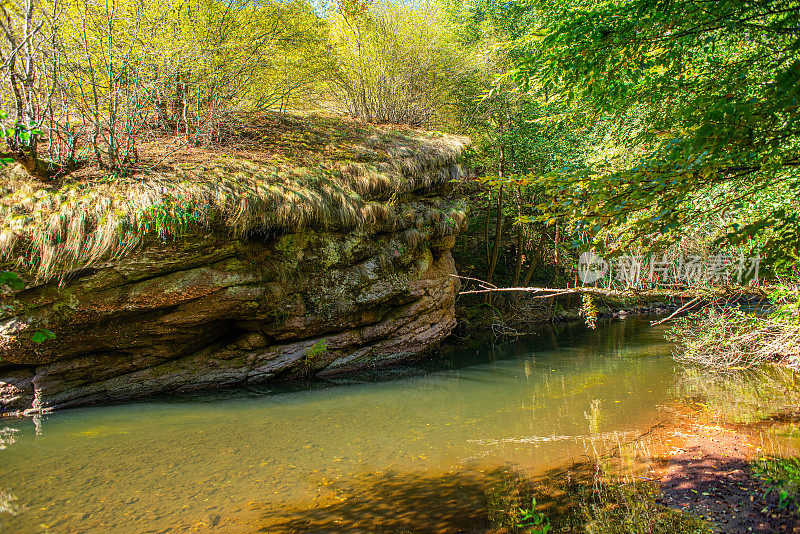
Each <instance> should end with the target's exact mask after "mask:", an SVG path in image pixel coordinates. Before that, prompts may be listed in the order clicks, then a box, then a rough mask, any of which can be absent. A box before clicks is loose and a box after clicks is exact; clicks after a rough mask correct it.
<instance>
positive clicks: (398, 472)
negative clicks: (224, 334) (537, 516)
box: [0, 319, 676, 533]
mask: <svg viewBox="0 0 800 534" xmlns="http://www.w3.org/2000/svg"><path fill="white" fill-rule="evenodd" d="M663 333H664V330H663V328H659V327H650V326H649V324H648V323H647V322H646V321H642V320H637V319H631V320H627V321H622V322H614V323H610V324H605V325H598V328H597V330H594V331H592V330H588V329H587V328H586V327H585V326H583V325H561V326H557V327H547V328H543V329H542V330H541V331H540V332H538V333H537V334H535V335H532V336H530V337H527V338H525V339H521V340H518V341H514V342H507V343H503V344H499V345H494V346H492V345H491V344H488V343H487V344H486V345H485V346H480V347H478V348H473V349H458V350H456V349H449V350H444V351H443V354H442V355H441V356H439V357H437V358H436V359H435V360H434V361H429V362H426V363H424V364H419V365H418V366H410V367H404V368H397V369H392V370H388V371H381V372H380V373H377V372H376V373H375V374H373V375H371V376H363V377H358V378H355V379H353V378H350V379H348V380H341V381H336V382H315V383H312V384H307V385H305V386H306V387H304V388H302V389H300V388H297V387H295V388H293V389H292V388H284V389H271V390H269V391H268V390H248V391H227V392H221V393H218V394H214V395H204V396H200V397H198V396H194V397H167V398H159V399H155V400H149V401H146V402H136V403H129V404H123V405H117V406H102V407H92V408H81V409H73V410H66V411H63V412H60V413H55V414H52V415H49V416H45V417H43V418H42V420H41V421H33V420H31V419H5V420H0V448H2V450H0V531H2V532H4V533H5V532H13V533H27V532H86V533H94V532H98V533H99V532H123V533H126V532H132V533H133V532H136V533H142V532H186V531H188V532H254V531H260V532H279V531H292V532H320V531H327V532H364V531H377V530H383V531H387V532H391V531H403V530H405V531H428V532H434V531H442V532H446V531H448V529H453V528H455V527H454V525H456V524H459V521H461V522H462V523H463V524H464V525H469V524H470V522H469V518H468V517H466V515H465V512H463V510H461V509H460V508H459V506H467V509H468V508H469V506H471V504H470V499H471V498H473V497H472V496H473V494H474V491H473V490H475V488H473V487H469V486H470V485H471V484H476V485H478V486H479V485H480V484H481V477H483V476H484V475H485V477H489V476H490V475H489V473H493V472H494V473H496V472H497V470H498V469H513V470H518V471H520V472H524V473H535V472H540V471H544V470H547V469H551V468H555V467H557V466H558V465H560V464H563V463H564V462H565V461H567V460H569V459H570V458H573V457H576V456H579V455H582V454H589V453H592V452H593V451H596V450H598V449H600V448H602V447H604V446H606V445H607V444H609V443H614V442H618V441H619V440H621V439H627V438H628V437H631V436H635V435H637V434H638V433H640V432H642V431H643V430H645V429H647V428H649V427H650V426H652V425H653V424H655V423H657V422H658V421H659V420H661V419H663V418H664V412H663V411H662V410H661V409H660V407H661V406H662V405H664V404H667V403H669V402H670V401H671V400H672V397H673V395H675V393H674V392H675V388H674V381H675V372H676V370H675V366H674V363H673V362H672V360H671V358H670V356H669V355H670V351H671V347H670V346H669V345H668V344H667V343H666V342H665V341H664V338H663ZM476 487H477V486H476ZM370 492H377V493H381V494H380V495H377V494H376V495H374V496H370ZM448 499H449V500H448ZM430 501H437V502H438V504H439V505H440V511H439V512H436V514H438V515H437V516H436V517H438V519H439V520H440V522H441V524H438V526H437V523H436V518H433V519H432V517H431V516H430V514H429V515H426V514H425V512H424V508H425V506H424V505H425V503H428V502H430ZM379 507H388V511H387V510H379V509H378V508H379ZM441 510H444V512H442V511H441ZM381 514H383V516H384V517H385V518H388V519H386V521H385V522H384V523H383V524H382V525H383V526H382V527H380V528H379V527H378V526H376V524H375V523H370V521H374V518H375V517H376V516H380V515H381ZM448 514H449V515H448ZM420 522H422V523H424V525H427V526H420ZM462 526H463V525H461V526H459V527H458V529H461V530H463V529H462V528H461V527H462ZM401 527H402V528H401ZM477 530H478V529H477V527H476V531H477Z"/></svg>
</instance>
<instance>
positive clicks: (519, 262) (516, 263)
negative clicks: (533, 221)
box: [511, 188, 525, 287]
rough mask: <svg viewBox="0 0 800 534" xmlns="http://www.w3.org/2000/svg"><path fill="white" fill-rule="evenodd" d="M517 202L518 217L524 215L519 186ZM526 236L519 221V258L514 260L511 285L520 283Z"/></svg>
mask: <svg viewBox="0 0 800 534" xmlns="http://www.w3.org/2000/svg"><path fill="white" fill-rule="evenodd" d="M515 200H516V203H517V217H520V216H521V215H522V207H521V206H520V192H519V188H517V191H516V198H515ZM524 237H525V231H524V227H523V226H522V223H521V222H519V220H518V221H517V258H516V260H515V261H514V283H512V284H511V285H512V286H514V287H516V286H517V285H518V284H519V276H520V274H521V273H522V253H523V249H524V244H525V241H524Z"/></svg>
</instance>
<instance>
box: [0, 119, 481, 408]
mask: <svg viewBox="0 0 800 534" xmlns="http://www.w3.org/2000/svg"><path fill="white" fill-rule="evenodd" d="M265 128H272V130H269V131H268V132H267V133H269V134H270V135H272V136H273V137H277V136H278V134H280V136H282V137H283V138H289V139H290V141H291V142H290V141H284V142H283V145H276V146H274V147H271V148H270V150H271V151H269V152H265V153H263V154H261V155H258V158H256V159H253V158H254V157H255V156H252V155H251V156H248V157H249V159H247V158H245V159H241V158H240V157H239V156H237V155H236V154H233V155H232V156H230V157H229V155H226V154H221V155H219V157H218V158H217V159H218V160H219V161H213V162H211V163H205V164H203V165H201V166H197V167H193V168H192V169H189V170H186V168H185V166H183V165H181V164H180V162H179V161H178V162H176V163H175V165H174V168H173V169H172V170H171V171H168V172H165V173H164V174H161V175H159V176H157V177H152V176H142V177H134V179H130V180H119V181H116V182H110V183H109V182H108V181H107V180H106V179H105V178H104V177H103V176H101V175H98V176H97V177H93V176H88V177H83V178H80V179H74V180H72V181H68V182H64V183H62V184H57V185H53V186H49V187H50V189H42V186H41V185H40V184H37V183H33V182H30V181H29V180H28V181H26V179H25V178H24V177H20V176H8V177H6V178H7V179H6V182H5V183H6V184H8V185H7V186H3V187H0V225H2V228H0V260H2V258H6V260H8V261H6V262H5V263H4V264H3V265H2V267H3V268H4V269H5V270H15V271H17V272H23V273H25V277H26V280H28V286H27V287H26V289H24V290H23V291H20V292H17V293H16V294H14V295H12V296H6V297H5V298H3V299H2V301H0V357H2V359H1V360H0V414H2V413H14V412H26V411H27V412H28V413H35V412H38V411H43V410H48V409H55V408H64V407H70V406H76V405H81V404H88V403H100V402H107V401H119V400H124V399H131V398H136V397H143V396H147V395H152V394H157V393H163V392H170V391H192V390H201V389H210V388H215V387H219V386H227V385H236V384H247V383H256V382H264V381H268V380H274V379H277V378H281V377H293V376H299V375H324V374H334V373H345V372H348V371H352V370H356V369H363V368H366V367H374V366H380V365H387V364H391V363H394V362H398V361H400V360H404V359H409V358H414V357H418V356H420V355H422V354H424V353H425V352H426V351H428V350H429V349H430V348H431V347H433V346H434V345H435V344H436V343H437V342H438V341H440V340H441V339H442V338H444V337H445V336H447V335H448V334H449V333H450V331H451V330H452V328H453V327H454V325H455V313H454V299H455V295H456V292H457V290H458V282H457V280H456V279H455V278H454V277H453V276H451V275H452V274H455V269H454V265H453V260H452V256H451V255H450V248H451V247H452V246H453V244H454V242H455V235H456V234H457V233H458V232H459V231H460V229H461V228H462V227H463V226H464V224H465V207H464V204H463V202H462V201H461V200H460V199H458V198H457V197H454V196H452V195H451V190H452V184H451V182H452V181H453V179H454V178H458V177H460V176H461V169H460V167H459V166H458V164H457V161H456V158H457V157H458V155H459V154H460V152H461V150H462V149H463V148H464V146H465V143H466V141H465V140H464V139H463V138H456V137H452V136H450V137H448V136H444V135H443V134H428V133H425V132H418V131H413V130H407V129H406V130H401V131H397V130H391V129H388V128H379V127H365V126H354V125H351V124H345V123H343V122H341V121H339V122H337V121H336V120H334V119H313V120H312V119H309V118H304V119H302V120H299V119H290V118H281V119H280V120H277V119H276V120H275V121H272V122H270V123H269V124H268V125H267V126H265ZM273 130H274V131H273ZM289 134H291V135H289ZM281 147H282V148H283V151H282V152H281V151H280V150H279V149H280V148H281ZM301 149H302V150H307V151H308V152H307V153H301V152H299V151H300V150H301ZM298 154H299V155H298ZM237 158H238V159H237ZM15 258H16V259H15ZM41 329H48V330H51V331H53V332H55V333H56V339H54V340H48V341H47V342H45V343H42V344H36V343H34V341H33V338H34V333H35V332H37V331H39V330H41Z"/></svg>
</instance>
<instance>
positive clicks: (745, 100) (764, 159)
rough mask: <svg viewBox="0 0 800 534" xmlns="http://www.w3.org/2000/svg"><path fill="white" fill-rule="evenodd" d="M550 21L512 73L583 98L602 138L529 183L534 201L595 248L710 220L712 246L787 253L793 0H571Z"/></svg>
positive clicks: (798, 67) (798, 158) (798, 79)
mask: <svg viewBox="0 0 800 534" xmlns="http://www.w3.org/2000/svg"><path fill="white" fill-rule="evenodd" d="M554 15H555V16H553V17H551V18H547V19H545V20H543V21H542V23H541V24H540V25H539V26H538V27H537V28H536V30H535V31H534V32H533V33H532V35H531V36H530V37H529V38H528V39H526V41H525V43H524V45H525V47H526V49H527V52H526V53H525V54H524V55H523V56H522V57H521V59H519V60H518V61H517V62H516V68H515V69H514V70H513V71H512V72H511V74H512V75H513V76H514V77H515V78H516V79H517V80H518V81H519V82H520V83H522V84H524V85H525V86H526V87H528V88H530V90H531V91H533V92H534V93H535V94H537V95H539V96H540V97H542V98H544V95H548V94H549V95H551V97H552V96H553V95H556V98H558V99H560V100H561V101H563V102H571V103H580V104H581V105H583V106H586V107H587V108H588V109H589V110H590V112H591V113H592V114H593V115H594V116H595V117H596V119H597V121H598V122H602V123H605V126H606V135H607V139H606V142H605V143H603V145H602V146H600V147H598V148H599V150H598V151H597V153H596V155H595V157H594V158H593V160H592V162H591V165H590V166H588V167H586V168H564V169H561V170H559V171H558V172H555V173H550V174H545V175H539V176H538V177H537V178H538V182H539V183H541V184H543V186H544V187H546V188H547V190H548V191H550V192H551V193H552V194H553V199H552V202H549V203H548V204H547V206H546V209H547V210H550V211H552V212H553V213H554V214H557V215H558V216H559V217H562V218H564V219H565V220H569V221H570V223H571V224H572V226H573V227H574V228H576V229H582V230H587V231H589V232H590V233H591V235H592V236H593V237H594V238H595V244H596V245H597V246H599V247H600V248H604V247H606V248H615V247H616V248H619V247H622V246H626V245H629V244H630V243H631V242H635V241H638V242H642V243H644V244H646V245H647V244H664V243H670V242H674V241H675V240H677V239H680V237H681V235H682V234H683V233H685V230H686V229H687V228H692V227H697V226H702V225H703V224H705V223H706V222H708V221H711V222H712V223H713V224H714V225H715V226H716V227H718V231H717V232H716V237H718V238H721V239H720V242H728V243H736V244H738V243H741V242H742V241H744V240H747V239H752V238H758V240H759V241H760V244H761V245H763V246H765V247H766V248H767V250H768V252H770V253H771V255H772V256H776V257H777V256H780V257H781V258H795V259H796V258H797V257H798V233H797V232H798V225H797V222H798V219H797V216H798V212H797V208H796V206H797V200H798V191H800V188H799V187H798V185H800V183H799V182H800V167H799V166H800V144H798V143H799V142H798V133H800V130H799V128H800V122H799V121H798V117H799V116H798V98H799V97H800V59H798V58H800V55H798V52H799V51H800V26H798V25H797V20H798V19H800V3H798V2H796V1H779V0H766V1H750V0H745V1H741V0H721V1H715V2H707V1H698V0H633V1H624V2H623V1H610V2H584V1H576V2H571V3H566V4H563V3H562V5H561V6H560V7H559V8H558V9H557V10H555V11H554ZM620 231H624V235H621V232H620ZM620 238H624V239H620Z"/></svg>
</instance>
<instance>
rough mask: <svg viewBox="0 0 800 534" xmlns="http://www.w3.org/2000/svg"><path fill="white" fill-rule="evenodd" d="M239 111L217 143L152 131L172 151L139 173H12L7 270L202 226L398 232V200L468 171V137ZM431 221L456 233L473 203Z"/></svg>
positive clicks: (49, 272) (59, 265) (6, 202)
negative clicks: (52, 177)
mask: <svg viewBox="0 0 800 534" xmlns="http://www.w3.org/2000/svg"><path fill="white" fill-rule="evenodd" d="M240 119H241V120H240V121H239V122H237V123H234V124H232V125H231V126H230V130H231V131H230V132H229V135H227V136H226V139H227V142H226V143H224V144H219V145H214V146H213V148H208V147H202V148H201V147H192V146H186V145H185V144H181V143H179V140H178V139H173V138H171V137H164V138H159V139H155V140H154V141H153V142H152V144H153V145H156V146H160V147H161V148H163V146H171V145H174V146H175V148H174V150H172V151H170V152H169V155H168V156H167V157H166V158H164V157H161V156H160V154H161V153H162V152H160V151H158V150H155V149H153V150H148V147H147V146H143V147H142V148H141V149H140V164H139V171H136V172H134V173H132V174H129V175H127V176H124V177H112V176H110V175H108V174H107V173H105V172H103V171H102V169H99V168H96V167H88V168H84V169H81V170H79V171H77V172H74V173H72V174H70V175H69V176H67V177H64V178H62V179H61V180H60V181H58V182H48V183H44V182H41V181H38V180H36V179H34V178H31V177H30V176H28V175H27V174H26V173H25V172H23V171H22V170H21V169H20V168H8V169H6V170H4V171H3V172H4V174H5V176H4V180H3V181H4V183H3V185H2V187H0V261H2V262H3V267H4V268H5V269H8V270H19V271H26V272H31V273H34V274H35V275H36V276H37V278H38V279H39V280H47V279H50V278H52V277H54V276H58V275H59V273H63V272H66V271H69V270H71V269H76V268H82V267H86V266H89V265H92V264H94V263H96V262H98V261H101V260H103V259H107V258H111V257H115V256H119V255H123V254H125V253H127V252H129V251H130V250H132V249H134V248H136V247H137V246H139V245H141V244H142V242H143V241H144V240H145V239H147V238H148V237H149V236H151V237H152V236H154V237H158V238H165V237H174V236H179V235H181V234H182V233H185V232H187V231H189V230H190V229H196V228H199V229H205V230H222V231H225V232H229V233H230V234H232V235H233V236H234V237H246V236H248V235H250V234H252V233H259V234H261V235H269V234H270V233H279V232H284V231H293V230H297V229H299V228H303V227H309V228H315V229H332V230H345V231H349V230H353V229H357V228H359V227H379V228H386V229H393V228H395V227H396V226H398V224H399V222H401V219H402V217H403V216H404V214H403V213H398V210H396V209H395V208H394V206H395V205H396V204H398V203H400V202H402V201H403V200H407V199H409V198H410V197H411V196H413V195H419V194H421V193H424V192H426V191H439V192H442V191H443V190H444V189H443V188H445V189H446V188H447V186H448V184H449V182H450V181H451V180H453V179H456V178H458V177H459V176H460V173H461V171H460V168H459V167H458V165H457V159H458V158H459V156H460V154H461V151H462V150H463V149H464V147H465V146H466V145H467V139H466V138H463V137H458V136H452V135H445V134H440V133H435V132H424V131H420V130H414V129H411V128H404V127H390V126H369V125H363V124H358V123H355V122H350V121H347V120H344V119H339V118H332V117H322V116H306V117H299V116H288V115H279V114H267V115H259V116H247V117H241V118H240ZM148 154H152V156H151V157H149V158H148ZM427 218H428V219H429V220H425V221H422V223H425V224H436V225H438V226H439V227H440V228H441V231H442V232H444V233H447V232H448V231H453V230H454V229H456V228H458V227H459V226H460V225H461V224H463V221H464V218H465V208H464V207H463V206H461V205H460V204H459V205H453V206H452V207H450V208H447V209H445V210H443V211H440V210H431V212H430V214H429V216H428V217H427ZM405 222H406V223H410V224H406V225H407V226H413V224H414V221H405Z"/></svg>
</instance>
